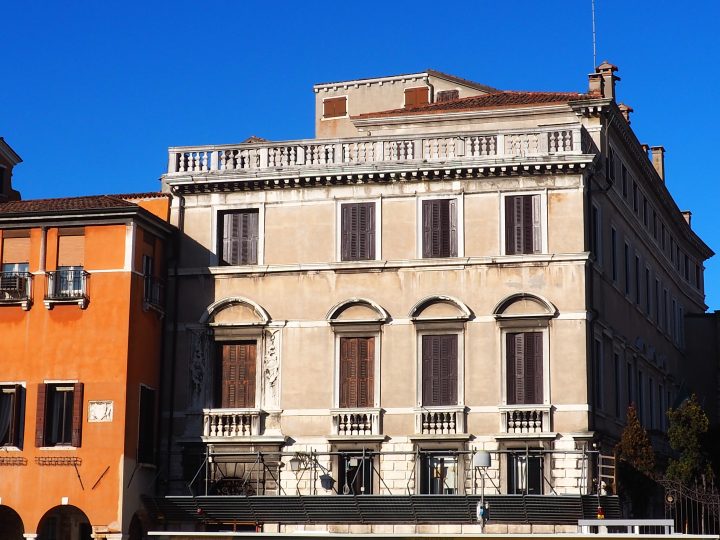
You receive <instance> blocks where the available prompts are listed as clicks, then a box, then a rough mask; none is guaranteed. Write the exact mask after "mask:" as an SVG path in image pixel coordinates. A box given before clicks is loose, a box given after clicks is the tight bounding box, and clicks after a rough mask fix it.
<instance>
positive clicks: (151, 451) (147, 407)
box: [137, 385, 155, 464]
mask: <svg viewBox="0 0 720 540" xmlns="http://www.w3.org/2000/svg"><path fill="white" fill-rule="evenodd" d="M137 462H138V463H150V464H152V463H155V390H154V389H152V388H150V387H148V386H145V385H141V386H140V415H139V419H138V446H137Z"/></svg>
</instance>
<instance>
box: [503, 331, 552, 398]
mask: <svg viewBox="0 0 720 540" xmlns="http://www.w3.org/2000/svg"><path fill="white" fill-rule="evenodd" d="M506 354H507V358H506V360H507V371H506V379H507V403H508V405H523V404H537V403H542V402H543V335H542V332H510V333H508V334H506Z"/></svg>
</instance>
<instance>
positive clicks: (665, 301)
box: [662, 289, 670, 332]
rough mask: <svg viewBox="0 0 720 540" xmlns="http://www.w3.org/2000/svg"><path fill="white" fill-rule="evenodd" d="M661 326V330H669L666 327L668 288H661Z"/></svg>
mask: <svg viewBox="0 0 720 540" xmlns="http://www.w3.org/2000/svg"><path fill="white" fill-rule="evenodd" d="M662 316H663V320H662V327H663V330H665V331H666V332H670V329H669V328H668V290H667V289H664V290H663V306H662Z"/></svg>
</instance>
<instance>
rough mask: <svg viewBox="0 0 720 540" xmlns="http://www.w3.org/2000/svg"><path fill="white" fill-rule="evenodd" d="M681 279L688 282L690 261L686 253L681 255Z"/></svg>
mask: <svg viewBox="0 0 720 540" xmlns="http://www.w3.org/2000/svg"><path fill="white" fill-rule="evenodd" d="M683 277H684V278H685V281H690V259H689V258H688V256H687V253H683Z"/></svg>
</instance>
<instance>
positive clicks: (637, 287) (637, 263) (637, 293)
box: [635, 255, 642, 306]
mask: <svg viewBox="0 0 720 540" xmlns="http://www.w3.org/2000/svg"><path fill="white" fill-rule="evenodd" d="M641 292H642V288H641V286H640V256H639V255H635V303H636V304H637V305H638V306H639V305H640V296H641V294H640V293H641Z"/></svg>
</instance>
